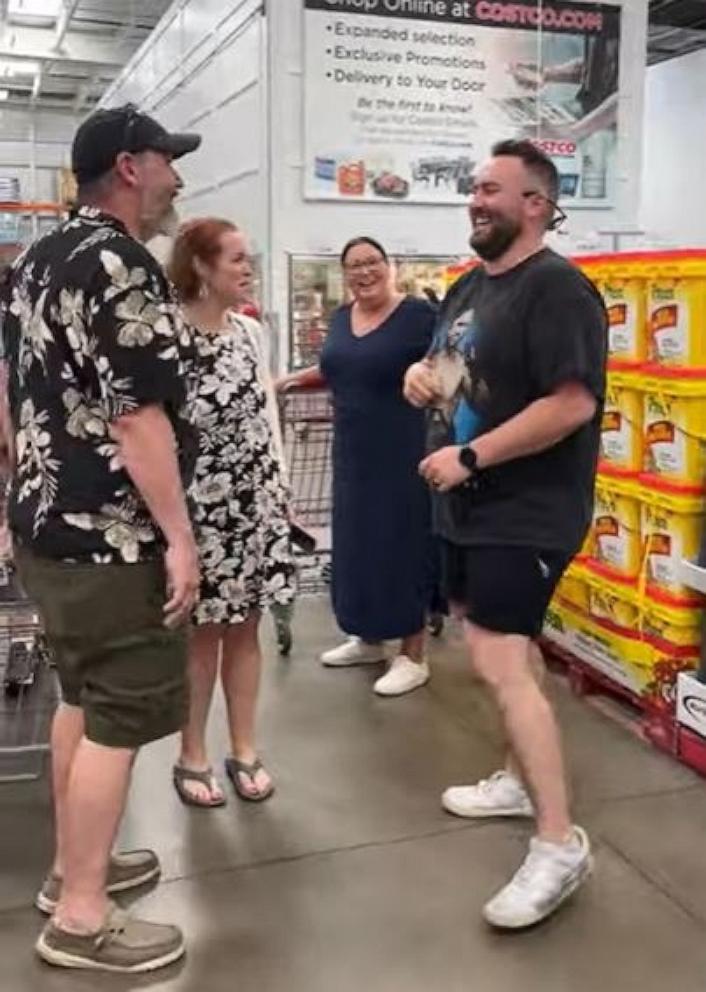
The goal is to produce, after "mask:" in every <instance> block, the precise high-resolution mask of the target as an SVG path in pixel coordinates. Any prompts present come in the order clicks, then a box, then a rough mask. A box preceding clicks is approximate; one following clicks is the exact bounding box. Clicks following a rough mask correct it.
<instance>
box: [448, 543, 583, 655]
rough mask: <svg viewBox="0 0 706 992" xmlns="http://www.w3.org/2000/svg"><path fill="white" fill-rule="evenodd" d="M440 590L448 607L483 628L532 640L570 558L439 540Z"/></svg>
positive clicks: (519, 548)
mask: <svg viewBox="0 0 706 992" xmlns="http://www.w3.org/2000/svg"><path fill="white" fill-rule="evenodd" d="M442 561H443V588H444V594H445V596H446V599H447V601H448V603H449V605H450V606H452V607H453V606H457V607H460V608H461V609H462V610H463V614H464V616H465V617H466V618H467V619H468V620H470V621H471V623H474V624H476V625H477V626H478V627H483V628H484V629H485V630H493V631H497V632H498V633H500V634H523V635H524V636H525V637H531V638H536V637H539V635H540V634H541V632H542V626H543V624H544V616H545V614H546V612H547V607H548V606H549V601H550V600H551V598H552V596H553V595H554V590H555V589H556V587H557V584H558V582H559V579H560V578H561V577H562V575H563V574H564V572H565V571H566V568H567V567H568V565H569V562H570V561H571V557H570V556H569V555H566V554H564V553H563V552H559V551H537V549H536V548H524V547H507V546H505V547H498V546H488V547H473V548H468V547H464V546H462V545H458V544H451V543H450V542H449V541H444V542H443V544H442Z"/></svg>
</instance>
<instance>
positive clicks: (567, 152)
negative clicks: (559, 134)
mask: <svg viewBox="0 0 706 992" xmlns="http://www.w3.org/2000/svg"><path fill="white" fill-rule="evenodd" d="M534 144H535V145H536V146H537V148H541V149H542V151H543V152H544V153H545V154H546V155H550V156H551V157H552V158H573V156H574V155H575V154H576V142H575V141H535V142H534Z"/></svg>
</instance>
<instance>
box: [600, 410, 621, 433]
mask: <svg viewBox="0 0 706 992" xmlns="http://www.w3.org/2000/svg"><path fill="white" fill-rule="evenodd" d="M622 426H623V415H622V413H621V412H620V410H606V411H605V413H604V414H603V420H602V422H601V430H602V431H619V430H620V429H621V428H622Z"/></svg>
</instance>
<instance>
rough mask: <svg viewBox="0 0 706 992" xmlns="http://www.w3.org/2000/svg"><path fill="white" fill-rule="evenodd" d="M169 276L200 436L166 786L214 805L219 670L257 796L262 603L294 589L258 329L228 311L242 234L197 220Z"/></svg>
mask: <svg viewBox="0 0 706 992" xmlns="http://www.w3.org/2000/svg"><path fill="white" fill-rule="evenodd" d="M170 275H171V277H172V280H173V282H174V284H175V286H176V288H177V291H178V293H179V296H180V299H181V301H182V306H183V309H184V313H185V316H186V319H187V321H188V323H189V324H190V325H191V327H192V331H193V339H192V345H193V359H192V361H193V365H192V368H191V393H192V400H193V403H194V420H195V423H196V426H197V428H198V430H199V434H200V443H199V457H198V460H197V464H196V471H195V476H194V482H193V485H192V487H191V490H190V496H191V499H192V502H193V514H194V524H195V527H196V533H197V540H198V542H199V551H200V556H201V572H202V581H201V597H200V602H199V604H198V606H197V609H196V613H195V617H194V631H193V636H192V644H191V657H190V671H189V675H190V691H191V703H190V712H189V718H188V721H187V723H186V726H185V727H184V729H183V732H182V743H181V755H180V757H179V760H178V762H177V764H176V765H175V766H174V784H175V787H176V789H177V791H178V793H179V795H180V796H181V798H182V799H183V800H184V802H186V803H189V804H192V805H197V806H209V807H210V806H222V805H223V804H224V803H225V796H224V794H223V791H222V789H221V787H220V786H219V784H218V782H217V780H216V777H215V775H214V773H213V770H212V767H211V764H210V762H209V759H208V755H207V752H206V744H205V731H206V724H207V721H208V714H209V710H210V705H211V699H212V695H213V689H214V686H215V683H216V678H217V675H218V671H219V665H220V675H221V682H222V685H223V691H224V694H225V700H226V707H227V712H228V724H229V731H230V742H231V754H230V755H229V756H228V757H227V758H226V761H225V770H226V774H227V775H228V777H229V779H230V780H231V782H232V783H233V786H234V788H235V790H236V792H237V794H238V795H239V796H240V797H241V798H243V799H248V800H251V801H259V800H263V799H266V798H267V797H268V796H270V795H271V794H272V791H273V789H274V786H273V783H272V779H271V778H270V776H269V774H268V773H267V771H266V770H265V769H264V767H263V765H262V763H261V761H260V759H259V758H258V756H257V752H256V749H255V743H254V729H255V728H254V724H255V709H256V703H257V694H258V687H259V681H260V668H261V662H262V658H261V653H260V646H259V637H258V630H259V624H260V617H261V615H262V612H263V611H264V610H267V609H268V608H269V607H271V606H273V605H282V606H284V605H287V604H288V603H290V602H291V601H292V599H293V597H294V593H295V567H294V561H293V558H292V554H291V548H290V541H289V514H288V506H287V487H286V479H285V468H284V458H283V454H282V444H281V437H280V433H279V425H278V422H277V408H276V403H275V398H274V392H273V390H272V386H271V382H270V377H269V371H268V368H267V362H266V360H265V356H264V350H263V344H262V337H261V330H260V325H259V324H258V323H257V322H256V321H254V320H253V319H252V318H248V317H242V316H236V314H235V310H236V309H237V308H238V307H240V306H241V305H242V304H243V302H244V301H245V300H247V299H248V297H249V295H250V293H251V291H252V267H251V263H250V259H249V257H248V254H247V248H246V244H245V239H244V237H243V235H242V233H241V232H240V231H238V230H237V229H236V227H235V226H234V225H233V224H230V223H228V222H227V221H221V220H211V219H206V220H197V221H192V222H190V223H187V224H185V225H184V226H183V227H182V228H181V230H180V231H179V234H178V236H177V239H176V242H175V245H174V251H173V255H172V260H171V264H170Z"/></svg>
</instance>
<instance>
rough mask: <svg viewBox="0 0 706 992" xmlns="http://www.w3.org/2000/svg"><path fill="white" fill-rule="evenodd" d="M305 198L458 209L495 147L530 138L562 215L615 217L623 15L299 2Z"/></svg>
mask: <svg viewBox="0 0 706 992" xmlns="http://www.w3.org/2000/svg"><path fill="white" fill-rule="evenodd" d="M304 18H305V130H306V135H305V153H306V163H305V179H304V194H305V196H306V197H307V198H309V199H325V200H358V201H360V200H368V201H369V200H373V201H378V202H379V201H381V200H388V201H399V202H408V203H462V202H465V200H466V199H467V197H468V193H469V190H470V187H471V181H472V176H473V173H474V170H475V169H476V167H477V166H478V164H479V163H480V162H481V161H483V159H484V158H485V157H486V156H487V155H488V153H489V151H490V148H491V146H492V145H493V143H494V142H495V141H499V140H501V139H504V138H531V139H533V140H535V141H537V142H538V144H539V145H540V146H541V147H542V148H544V150H545V151H547V152H548V153H549V154H550V155H551V157H552V158H553V159H554V162H555V163H556V165H557V167H558V169H559V172H560V173H561V195H562V203H563V204H564V205H566V206H572V207H592V208H596V207H598V208H600V207H609V206H611V203H612V199H613V195H614V181H615V170H616V159H617V154H616V152H617V142H618V134H617V127H616V121H617V109H618V96H619V77H620V21H621V11H620V7H618V6H615V5H612V4H589V3H567V2H564V3H562V2H556V0H553V2H541V3H536V2H534V0H527V2H518V3H515V2H505V0H304Z"/></svg>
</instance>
